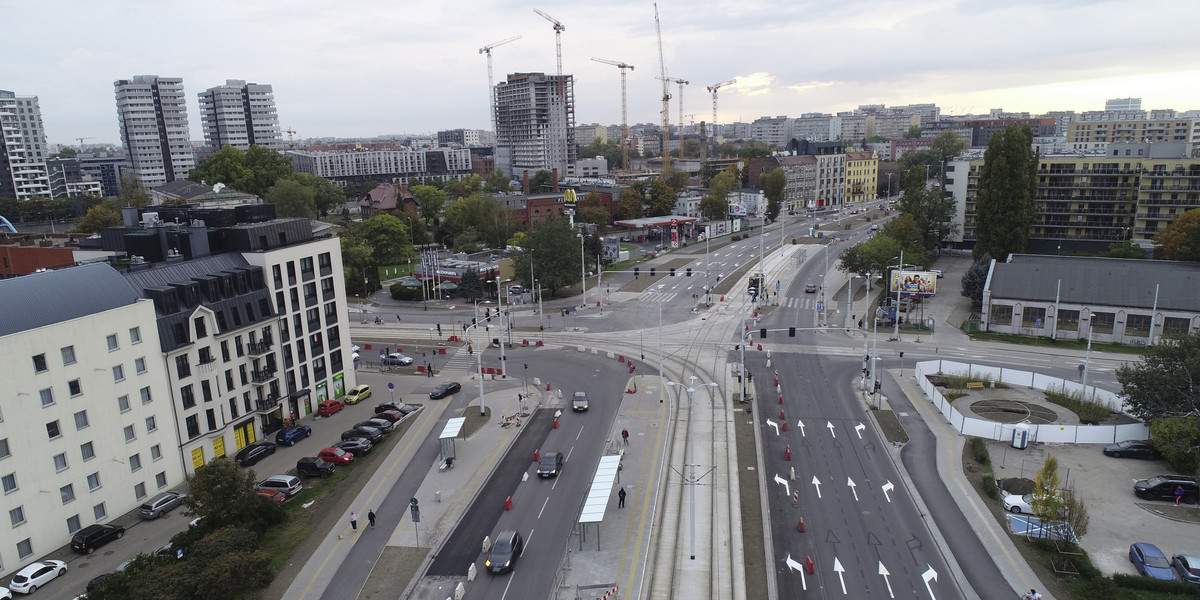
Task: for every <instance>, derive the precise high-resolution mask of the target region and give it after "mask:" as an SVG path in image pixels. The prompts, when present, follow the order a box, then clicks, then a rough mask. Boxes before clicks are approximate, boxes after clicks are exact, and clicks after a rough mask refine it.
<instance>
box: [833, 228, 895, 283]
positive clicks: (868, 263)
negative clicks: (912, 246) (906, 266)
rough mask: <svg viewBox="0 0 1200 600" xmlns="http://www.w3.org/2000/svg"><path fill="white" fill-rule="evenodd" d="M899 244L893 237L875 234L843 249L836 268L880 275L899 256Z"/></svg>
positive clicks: (861, 273)
mask: <svg viewBox="0 0 1200 600" xmlns="http://www.w3.org/2000/svg"><path fill="white" fill-rule="evenodd" d="M900 250H901V245H900V242H899V241H897V240H896V239H894V238H891V237H888V236H886V235H881V234H876V235H873V236H871V237H869V238H867V239H866V240H865V241H863V242H859V243H857V244H855V245H853V246H850V247H849V248H846V249H845V250H842V253H841V254H840V255H839V256H838V258H839V260H840V263H839V264H838V269H840V270H842V271H843V272H846V273H858V274H859V275H868V274H876V275H880V274H883V273H884V272H886V271H887V269H888V267H889V266H890V265H895V264H896V263H897V262H898V261H897V259H899V258H900Z"/></svg>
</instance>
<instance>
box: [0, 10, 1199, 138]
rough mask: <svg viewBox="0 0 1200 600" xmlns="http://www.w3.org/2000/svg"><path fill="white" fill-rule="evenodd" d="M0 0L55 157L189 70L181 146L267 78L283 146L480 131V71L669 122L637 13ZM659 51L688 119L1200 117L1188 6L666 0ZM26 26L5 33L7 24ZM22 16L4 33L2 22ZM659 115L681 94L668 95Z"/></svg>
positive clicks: (0, 81)
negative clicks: (207, 116) (872, 113)
mask: <svg viewBox="0 0 1200 600" xmlns="http://www.w3.org/2000/svg"><path fill="white" fill-rule="evenodd" d="M536 1H537V3H535V4H530V3H522V2H513V1H511V0H494V1H483V0H458V1H457V2H417V1H415V0H403V1H400V2H379V1H377V0H376V1H366V0H336V1H329V0H320V1H312V0H237V1H233V0H205V1H203V2H198V1H194V0H190V1H182V0H96V1H84V0H77V1H65V0H41V1H39V2H29V1H28V0H0V15H2V16H3V19H4V21H6V22H7V23H9V24H10V26H6V27H4V28H3V29H4V33H3V36H2V37H0V89H4V90H9V91H12V92H15V93H16V94H18V95H26V96H38V97H39V100H40V104H41V109H42V119H43V122H44V124H45V128H46V135H47V138H48V141H49V142H50V143H51V144H55V143H60V144H77V143H78V142H77V141H75V139H74V138H78V137H85V138H90V139H88V140H86V143H88V144H92V143H110V144H115V143H118V142H119V134H118V126H117V114H116V105H115V100H114V94H113V82H114V81H115V80H117V79H127V78H130V77H132V76H134V75H159V76H164V77H182V78H183V83H184V89H185V92H186V94H187V97H188V117H189V120H190V133H191V138H192V139H193V140H201V139H202V138H203V131H202V129H201V126H200V113H199V108H198V103H197V94H198V93H199V92H201V91H203V90H205V89H208V88H210V87H214V86H217V85H221V84H223V83H224V82H225V80H227V79H241V80H245V81H248V82H256V83H265V84H271V85H272V86H273V87H274V92H275V102H276V107H277V109H278V113H279V119H280V125H281V127H282V128H283V129H285V130H286V129H288V128H291V129H294V130H295V131H296V132H297V133H296V135H297V138H298V139H302V138H310V137H370V136H376V135H387V134H399V133H411V134H422V133H432V132H436V131H437V130H439V129H453V128H459V127H465V128H475V129H490V128H491V124H490V116H489V108H488V104H489V102H490V96H489V91H488V84H487V61H486V57H485V55H484V54H481V52H480V49H481V48H482V47H483V46H485V45H487V44H490V43H493V42H496V41H500V40H504V39H507V38H510V37H513V36H518V35H519V36H522V37H521V38H520V39H518V40H516V41H513V42H510V43H507V44H503V45H500V46H497V47H496V48H495V49H494V50H493V51H492V55H493V61H494V72H495V79H496V80H497V81H500V80H503V79H504V78H505V76H506V74H508V73H516V72H537V71H540V72H545V73H554V72H555V71H556V64H555V36H554V28H553V25H552V24H551V23H550V22H549V21H547V20H545V19H543V18H542V17H540V16H538V14H536V13H535V12H534V10H533V9H535V8H537V9H540V10H542V11H543V12H545V13H548V14H549V15H551V16H552V17H554V18H556V19H558V20H559V21H560V22H561V23H562V24H563V25H564V26H565V27H566V29H565V31H564V32H563V34H562V54H563V71H564V73H567V74H572V75H574V76H575V99H576V113H575V114H576V123H577V124H584V123H593V122H598V123H601V124H606V125H607V124H617V123H620V120H621V103H620V102H621V91H620V90H621V85H620V71H619V69H617V68H616V67H613V66H609V65H606V64H601V63H597V62H593V61H592V60H590V59H591V58H592V57H597V58H604V59H609V60H614V61H621V62H625V63H628V64H632V65H634V67H635V68H634V70H633V71H632V72H630V73H629V76H628V104H629V122H630V123H631V124H633V123H644V122H656V123H659V122H661V119H662V117H661V116H660V114H661V108H662V84H661V82H660V81H659V80H658V79H656V77H658V76H660V75H661V73H662V71H663V67H662V66H660V61H659V46H658V41H657V37H656V35H655V23H654V13H655V7H654V4H653V3H651V2H642V1H638V2H635V1H631V0H599V1H593V2H568V1H563V0H536ZM658 13H659V19H660V21H661V27H662V52H663V56H664V59H665V60H664V62H665V71H666V73H667V76H668V77H670V78H677V79H685V80H688V81H689V82H690V84H689V85H687V86H685V87H684V89H683V94H682V100H683V113H684V115H685V122H686V123H691V122H693V121H694V122H697V123H698V122H699V121H701V120H703V121H708V122H712V120H713V116H712V96H711V95H710V94H709V93H708V92H707V91H706V90H705V86H708V85H713V84H716V83H719V82H723V81H728V80H732V79H736V80H737V83H735V84H733V85H729V86H726V87H723V88H721V90H720V92H719V115H718V118H717V121H718V122H721V123H728V122H734V121H744V122H749V121H752V120H754V119H755V118H757V117H760V116H778V115H787V116H790V117H799V116H800V115H801V113H809V112H824V113H835V112H837V111H842V110H853V109H854V108H855V107H857V106H858V105H861V104H887V105H901V104H912V103H926V102H932V103H936V104H937V105H938V106H940V107H941V108H942V112H943V114H966V113H975V114H980V113H983V114H986V113H987V111H988V110H989V109H992V108H1003V109H1005V110H1007V111H1013V112H1019V111H1028V112H1033V113H1040V112H1044V111H1048V110H1076V111H1085V110H1101V109H1103V108H1104V101H1105V99H1107V98H1124V97H1131V96H1132V97H1140V98H1142V108H1144V109H1156V108H1173V109H1176V110H1190V109H1200V62H1197V61H1196V59H1195V46H1194V30H1193V27H1194V26H1193V24H1192V23H1193V22H1194V21H1195V17H1196V14H1197V13H1196V10H1195V5H1194V0H1156V1H1154V2H1132V1H1127V0H1114V1H1103V0H1005V1H1003V2H1001V1H994V0H907V1H891V0H790V1H785V0H773V1H762V0H737V1H731V0H715V1H710V0H662V1H661V2H659V3H658ZM17 24H19V25H17ZM11 25H17V26H11ZM670 87H671V91H670V93H671V95H672V96H674V98H673V99H672V100H671V108H670V115H671V122H672V123H678V122H679V100H680V98H679V89H678V86H677V85H676V84H671V86H670Z"/></svg>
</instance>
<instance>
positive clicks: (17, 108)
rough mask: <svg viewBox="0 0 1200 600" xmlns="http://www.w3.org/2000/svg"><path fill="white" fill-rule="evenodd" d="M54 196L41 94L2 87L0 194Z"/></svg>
mask: <svg viewBox="0 0 1200 600" xmlns="http://www.w3.org/2000/svg"><path fill="white" fill-rule="evenodd" d="M35 196H42V197H44V198H49V197H50V179H49V176H48V174H47V172H46V132H45V130H44V129H43V128H42V111H41V109H40V108H39V107H38V99H37V96H18V95H16V94H14V93H13V92H9V91H6V90H0V198H15V199H17V200H28V199H30V198H33V197H35Z"/></svg>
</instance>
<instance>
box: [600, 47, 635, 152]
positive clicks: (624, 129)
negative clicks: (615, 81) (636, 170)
mask: <svg viewBox="0 0 1200 600" xmlns="http://www.w3.org/2000/svg"><path fill="white" fill-rule="evenodd" d="M592 60H594V61H596V62H598V63H604V64H606V65H612V66H614V67H616V68H618V69H620V70H621V170H622V171H625V170H628V169H629V116H628V112H627V110H626V106H627V105H626V102H625V75H626V73H625V70H626V69H629V70H630V71H632V70H633V65H630V64H625V63H623V62H620V61H616V60H608V59H607V58H596V57H594V56H593V57H592Z"/></svg>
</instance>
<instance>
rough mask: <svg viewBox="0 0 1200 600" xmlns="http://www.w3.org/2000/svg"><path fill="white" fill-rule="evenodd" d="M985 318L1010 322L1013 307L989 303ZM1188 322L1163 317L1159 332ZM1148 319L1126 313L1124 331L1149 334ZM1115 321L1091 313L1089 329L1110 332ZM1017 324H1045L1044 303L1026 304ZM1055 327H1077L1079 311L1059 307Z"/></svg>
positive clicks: (1179, 329) (1181, 328)
mask: <svg viewBox="0 0 1200 600" xmlns="http://www.w3.org/2000/svg"><path fill="white" fill-rule="evenodd" d="M989 321H990V323H991V324H992V325H1012V322H1013V307H1012V306H1011V305H1007V304H993V305H992V310H991V315H990V317H989ZM1190 322H1191V320H1190V319H1186V318H1180V317H1165V318H1164V319H1163V328H1162V334H1163V335H1172V334H1179V335H1185V334H1187V332H1188V329H1189V325H1190ZM1152 323H1153V319H1152V317H1151V316H1150V315H1139V314H1130V315H1126V317H1125V331H1124V333H1125V335H1132V336H1149V335H1150V327H1151V324H1152ZM1115 324H1116V313H1111V312H1093V313H1092V317H1091V330H1092V331H1093V332H1095V333H1113V330H1114V327H1115ZM1021 326H1022V327H1034V328H1038V327H1045V328H1049V327H1050V324H1049V323H1047V322H1046V309H1045V308H1044V307H1026V308H1025V309H1024V310H1023V311H1022V313H1021ZM1058 329H1059V330H1060V331H1079V311H1078V310H1067V309H1059V311H1058Z"/></svg>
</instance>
